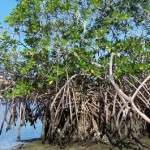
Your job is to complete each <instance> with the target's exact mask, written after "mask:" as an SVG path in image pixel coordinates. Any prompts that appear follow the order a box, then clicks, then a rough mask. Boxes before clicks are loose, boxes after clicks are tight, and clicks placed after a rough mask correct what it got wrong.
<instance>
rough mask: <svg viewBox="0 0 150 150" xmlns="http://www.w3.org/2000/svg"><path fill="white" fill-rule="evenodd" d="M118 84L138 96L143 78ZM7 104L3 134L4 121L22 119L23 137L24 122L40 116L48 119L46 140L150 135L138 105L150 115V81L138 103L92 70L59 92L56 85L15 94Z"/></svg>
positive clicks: (109, 139) (59, 141)
mask: <svg viewBox="0 0 150 150" xmlns="http://www.w3.org/2000/svg"><path fill="white" fill-rule="evenodd" d="M132 81H134V84H133V83H132ZM115 83H116V85H117V87H120V88H121V89H122V91H123V92H124V93H125V94H126V95H128V96H129V97H132V95H133V94H134V93H135V92H136V91H137V89H138V88H137V87H139V86H141V84H142V79H141V80H140V79H138V78H136V77H134V76H129V78H125V77H122V79H120V80H119V79H115ZM2 103H5V104H2ZM1 104H2V108H5V109H3V113H4V119H3V122H2V124H1V128H0V133H1V132H2V129H3V125H4V123H7V125H8V127H7V130H9V129H10V128H11V126H12V125H13V124H15V123H16V120H17V119H18V120H19V126H18V140H20V128H21V126H23V125H26V122H28V121H29V122H30V123H31V125H34V126H35V124H36V121H37V119H40V120H41V121H42V123H43V127H42V135H41V138H42V142H43V143H44V142H45V141H46V140H47V141H49V142H50V143H51V144H59V145H60V146H61V147H63V145H64V144H67V143H69V142H77V141H78V142H81V143H85V144H86V143H89V141H90V142H106V143H116V142H117V141H120V140H123V139H126V138H132V139H135V141H136V142H137V141H138V139H139V138H140V137H141V136H143V135H145V134H149V133H148V131H149V128H150V126H149V123H148V122H147V121H146V120H145V119H144V118H143V117H142V116H141V115H140V114H139V113H138V111H137V110H136V109H135V108H138V110H139V111H140V112H141V113H142V114H144V115H146V116H147V117H148V118H149V117H150V116H149V115H150V80H148V81H147V82H145V83H144V84H143V85H142V86H141V88H140V90H139V91H138V92H137V93H136V95H135V97H134V105H135V106H136V107H134V105H133V104H132V102H131V101H130V100H128V99H125V98H124V97H123V96H122V95H121V94H120V93H119V92H118V91H117V89H115V87H114V86H113V84H111V82H110V81H109V80H107V79H102V78H95V77H94V76H92V75H90V74H89V75H82V74H80V75H77V74H76V75H73V76H72V77H71V78H70V79H68V80H67V82H66V83H65V84H64V85H63V86H61V87H60V88H59V91H58V92H57V93H55V91H54V87H53V86H52V85H51V86H50V87H49V89H47V90H46V91H45V93H36V92H33V93H32V94H31V95H30V96H26V97H14V99H12V100H11V101H9V100H7V101H6V100H1ZM8 118H9V119H8ZM7 119H8V120H7Z"/></svg>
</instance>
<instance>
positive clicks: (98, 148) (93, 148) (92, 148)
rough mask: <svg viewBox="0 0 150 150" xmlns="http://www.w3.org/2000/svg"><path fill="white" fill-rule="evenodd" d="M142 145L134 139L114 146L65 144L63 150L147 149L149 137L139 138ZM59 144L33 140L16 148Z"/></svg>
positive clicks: (39, 149) (52, 149)
mask: <svg viewBox="0 0 150 150" xmlns="http://www.w3.org/2000/svg"><path fill="white" fill-rule="evenodd" d="M141 142H142V144H143V146H142V147H141V148H140V146H138V144H137V143H136V142H135V141H132V140H128V141H125V143H119V144H118V145H116V146H113V145H110V144H104V143H99V144H91V145H88V146H81V145H79V144H72V145H69V146H65V147H64V150H120V149H121V150H139V149H142V150H149V149H150V139H149V138H146V137H145V138H143V139H141ZM59 149H60V147H59V146H51V145H49V144H47V143H46V144H42V143H41V141H39V140H38V141H33V142H28V143H25V144H24V145H20V147H19V148H17V150H59Z"/></svg>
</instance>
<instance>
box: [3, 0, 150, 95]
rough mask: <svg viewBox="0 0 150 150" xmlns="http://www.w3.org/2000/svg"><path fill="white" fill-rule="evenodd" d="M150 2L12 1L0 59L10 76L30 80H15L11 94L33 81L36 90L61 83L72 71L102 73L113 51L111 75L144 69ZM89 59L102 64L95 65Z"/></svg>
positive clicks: (148, 49)
mask: <svg viewBox="0 0 150 150" xmlns="http://www.w3.org/2000/svg"><path fill="white" fill-rule="evenodd" d="M149 3H150V1H149V0H145V1H144V2H143V1H142V0H139V1H136V0H132V1H131V0H125V1H123V2H122V1H99V0H95V1H93V0H88V1H87V0H85V1H76V0H73V1H70V0H63V1H59V0H30V1H29V0H17V6H16V7H15V8H14V9H13V11H12V13H10V15H9V16H7V17H6V18H5V22H6V23H7V24H8V26H9V28H10V30H11V33H10V32H9V31H8V30H5V29H4V28H2V32H1V35H0V56H2V58H5V59H0V63H1V64H2V65H3V66H4V68H5V69H6V70H7V71H8V72H10V73H11V74H12V78H13V80H15V81H18V80H19V81H20V79H23V78H27V79H29V81H28V82H25V81H22V83H20V82H19V83H18V82H17V86H16V88H15V89H14V90H13V91H12V94H14V95H24V94H29V93H30V91H31V90H32V88H30V86H31V85H32V80H35V81H36V82H37V83H36V84H37V88H43V86H44V85H51V84H52V83H53V84H54V83H55V84H59V83H58V82H62V81H66V79H67V77H68V76H71V75H73V74H75V73H78V74H79V73H85V74H86V73H91V74H93V75H95V76H97V77H98V76H106V75H107V72H108V67H109V64H108V63H109V59H110V54H111V53H112V52H114V53H115V54H116V57H115V64H114V69H115V71H114V72H115V76H116V77H120V76H122V75H126V74H129V73H131V74H138V73H139V72H143V73H148V72H149V71H150V65H149V64H150V59H149V58H150V39H149V36H148V32H149V22H148V17H149V15H150V5H149ZM147 22H148V23H147ZM137 29H139V33H140V35H137V33H136V30H137ZM12 33H13V35H12ZM131 33H133V34H131ZM92 62H97V63H99V64H101V65H102V66H103V67H102V68H101V69H100V68H97V67H96V66H94V65H92ZM31 78H32V80H31ZM58 79H59V80H58ZM23 89H26V90H23ZM21 90H23V91H22V92H21Z"/></svg>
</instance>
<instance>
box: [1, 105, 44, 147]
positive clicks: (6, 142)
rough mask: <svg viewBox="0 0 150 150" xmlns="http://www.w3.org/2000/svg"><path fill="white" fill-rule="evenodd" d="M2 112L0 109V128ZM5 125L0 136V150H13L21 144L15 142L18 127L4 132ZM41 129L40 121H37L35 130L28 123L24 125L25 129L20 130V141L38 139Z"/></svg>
mask: <svg viewBox="0 0 150 150" xmlns="http://www.w3.org/2000/svg"><path fill="white" fill-rule="evenodd" d="M3 117H4V115H3V111H2V108H1V107H0V127H1V123H2V121H3ZM6 127H7V126H6V123H5V124H4V127H3V131H2V134H1V135H0V150H8V149H13V147H15V146H17V145H19V144H21V142H17V136H18V127H17V125H16V126H14V127H12V128H11V130H9V131H8V132H6ZM41 129H42V123H41V121H38V122H37V124H36V129H34V127H33V126H30V123H27V124H26V127H24V126H23V127H22V128H21V140H29V139H33V138H40V135H41Z"/></svg>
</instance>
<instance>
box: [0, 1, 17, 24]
mask: <svg viewBox="0 0 150 150" xmlns="http://www.w3.org/2000/svg"><path fill="white" fill-rule="evenodd" d="M15 6H16V1H15V0H1V2H0V22H1V23H3V21H4V18H5V17H6V16H8V15H9V13H10V12H11V11H12V10H13V8H14V7H15Z"/></svg>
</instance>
